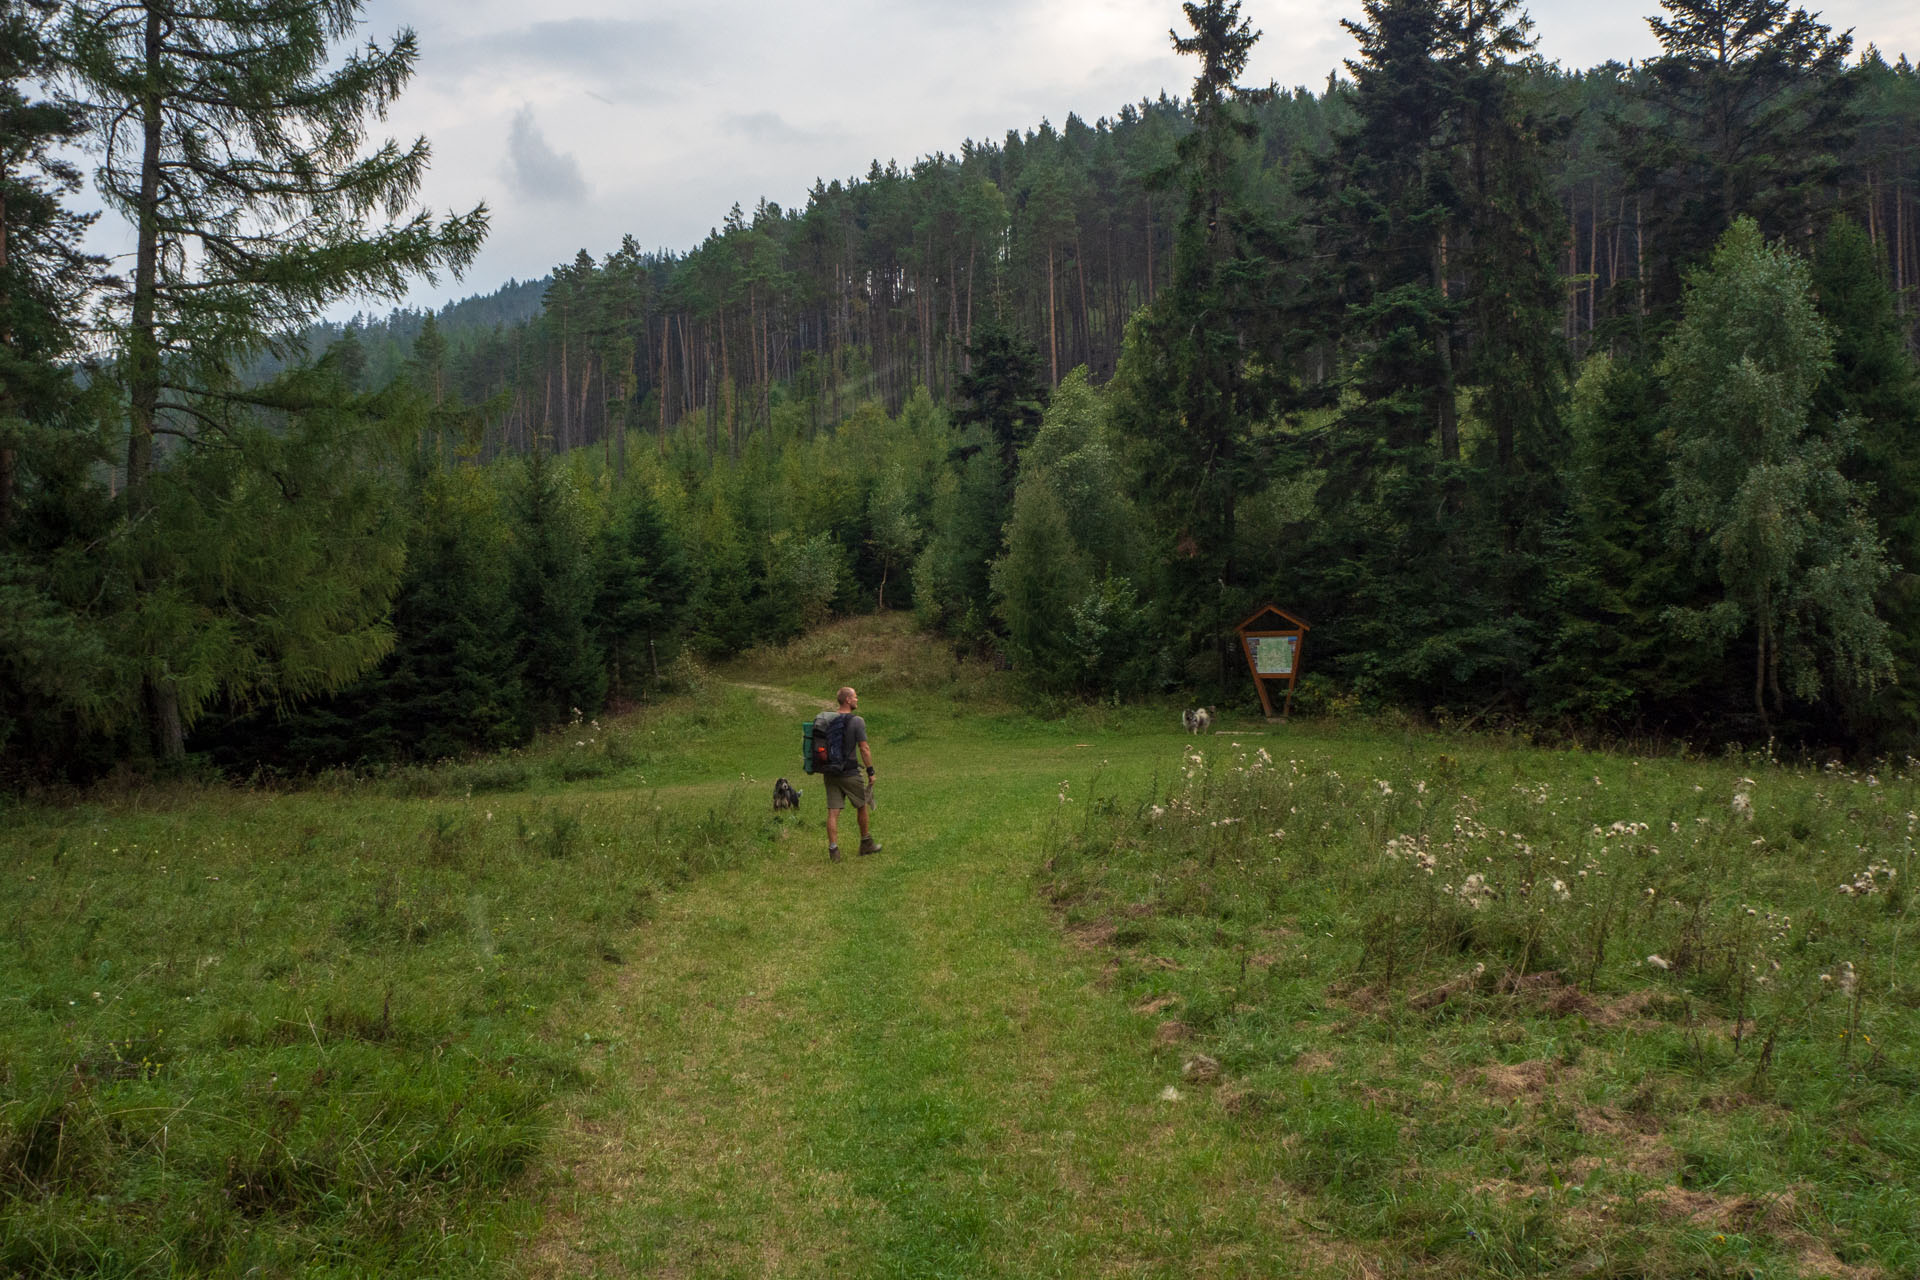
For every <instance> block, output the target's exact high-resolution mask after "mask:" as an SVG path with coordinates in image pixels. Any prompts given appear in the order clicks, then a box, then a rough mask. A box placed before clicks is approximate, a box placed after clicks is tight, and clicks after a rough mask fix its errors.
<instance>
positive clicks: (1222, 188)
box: [1115, 0, 1287, 689]
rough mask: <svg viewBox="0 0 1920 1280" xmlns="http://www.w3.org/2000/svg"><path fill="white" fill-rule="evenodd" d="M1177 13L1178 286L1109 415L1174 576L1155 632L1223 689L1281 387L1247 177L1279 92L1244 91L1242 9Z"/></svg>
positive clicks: (1155, 312) (1264, 235) (1273, 290)
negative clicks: (1249, 502)
mask: <svg viewBox="0 0 1920 1280" xmlns="http://www.w3.org/2000/svg"><path fill="white" fill-rule="evenodd" d="M1183 8H1184V10H1185V13H1186V17H1187V21H1188V24H1189V26H1190V28H1191V31H1192V34H1191V35H1187V36H1182V35H1181V34H1179V33H1178V32H1170V33H1169V34H1170V35H1171V37H1172V39H1173V45H1174V48H1175V49H1176V50H1178V51H1179V52H1181V53H1186V54H1191V55H1193V56H1195V57H1197V58H1198V59H1199V60H1200V68H1199V72H1198V74H1197V75H1196V77H1195V79H1194V85H1193V116H1194V127H1193V131H1192V132H1191V133H1189V134H1187V135H1186V136H1185V137H1183V138H1181V139H1180V140H1179V142H1178V143H1177V144H1176V147H1175V162H1174V166H1175V172H1174V173H1173V174H1172V175H1169V176H1170V177H1172V178H1173V179H1174V180H1175V181H1177V182H1178V184H1179V186H1180V189H1181V194H1182V197H1183V203H1182V209H1181V214H1180V220H1179V224H1178V229H1177V232H1176V236H1175V242H1174V265H1173V279H1172V282H1171V284H1170V286H1169V287H1168V288H1167V289H1166V290H1165V291H1164V292H1163V293H1161V294H1160V296H1159V297H1158V298H1157V299H1156V300H1155V301H1154V302H1153V303H1152V304H1151V305H1150V306H1149V307H1147V308H1146V309H1145V310H1144V311H1143V312H1142V313H1141V314H1140V316H1139V317H1138V318H1137V319H1136V321H1135V322H1134V324H1133V326H1132V328H1131V331H1130V332H1129V334H1128V337H1127V344H1126V347H1125V349H1124V352H1123V354H1122V357H1121V368H1120V370H1119V372H1118V373H1117V374H1116V379H1117V381H1118V383H1119V385H1120V388H1121V391H1120V395H1119V398H1118V399H1117V400H1116V403H1115V412H1116V414H1117V417H1118V425H1119V426H1120V428H1121V430H1122V431H1123V433H1124V434H1125V435H1126V437H1127V439H1128V441H1129V443H1130V446H1131V449H1132V453H1133V459H1132V461H1133V463H1134V466H1135V469H1136V473H1137V474H1138V476H1139V478H1140V486H1141V493H1142V496H1143V503H1142V505H1143V507H1144V509H1145V511H1146V513H1147V516H1148V519H1149V520H1150V521H1151V522H1152V523H1153V526H1154V529H1155V532H1156V534H1157V537H1158V540H1159V542H1160V544H1161V547H1160V549H1161V552H1162V555H1163V556H1164V557H1165V561H1166V564H1167V565H1168V569H1167V572H1166V574H1165V579H1164V581H1163V582H1161V583H1159V584H1157V586H1158V588H1159V589H1158V591H1157V592H1156V599H1155V604H1156V605H1157V606H1158V607H1159V609H1160V610H1161V611H1162V615H1161V621H1162V628H1161V630H1162V635H1163V636H1164V637H1166V638H1167V640H1168V641H1169V643H1170V647H1172V648H1175V649H1177V650H1179V651H1180V652H1178V653H1177V654H1175V655H1174V657H1175V659H1176V660H1179V661H1184V659H1185V657H1186V656H1187V654H1188V653H1190V652H1194V651H1197V650H1205V649H1207V648H1214V649H1217V650H1218V654H1219V659H1220V663H1219V674H1220V680H1221V683H1222V687H1223V689H1224V685H1225V682H1226V681H1227V679H1228V678H1229V676H1230V673H1231V671H1232V667H1231V665H1230V664H1231V657H1230V652H1229V648H1230V647H1229V646H1228V645H1227V644H1226V643H1225V642H1224V634H1225V630H1224V629H1225V628H1226V627H1227V626H1229V625H1231V623H1232V621H1233V619H1230V618H1226V617H1225V616H1224V615H1223V612H1222V609H1221V596H1222V591H1223V590H1228V589H1233V588H1237V587H1239V586H1241V585H1242V583H1241V579H1242V577H1243V576H1244V574H1243V566H1241V565H1240V564H1239V563H1238V562H1237V560H1236V538H1235V510H1236V506H1237V504H1238V502H1239V500H1240V498H1241V496H1242V495H1243V494H1244V493H1246V492H1247V491H1248V490H1249V488H1250V487H1252V486H1253V485H1254V484H1255V483H1256V478H1257V475H1258V471H1259V465H1258V463H1259V460H1258V458H1257V457H1256V455H1255V452H1254V450H1253V448H1252V445H1251V441H1252V438H1253V432H1254V429H1255V427H1256V426H1257V425H1259V424H1262V423H1265V422H1267V421H1268V420H1270V419H1271V417H1272V416H1273V415H1274V414H1275V413H1276V412H1277V410H1278V408H1279V407H1280V406H1281V404H1282V403H1283V402H1284V397H1285V393H1286V390H1287V383H1286V378H1285V375H1284V369H1285V366H1284V365H1283V364H1282V363H1281V361H1280V360H1279V358H1278V355H1279V344H1278V331H1277V328H1276V324H1275V320H1276V316H1277V314H1278V308H1279V304H1280V302H1281V300H1282V297H1283V291H1282V287H1281V281H1280V267H1281V263H1282V261H1283V255H1282V252H1281V248H1280V244H1279V241H1278V238H1277V233H1276V231H1275V229H1274V228H1273V227H1272V226H1271V225H1270V222H1269V219H1268V217H1267V214H1266V209H1265V207H1264V205H1263V203H1262V202H1261V201H1260V200H1258V199H1257V198H1255V193H1254V192H1253V191H1252V190H1251V189H1250V188H1249V182H1248V179H1249V163H1250V157H1251V152H1250V150H1249V148H1250V145H1251V142H1252V139H1253V138H1254V137H1255V135H1256V134H1257V132H1258V127H1257V125H1256V124H1255V123H1254V120H1253V118H1252V115H1251V112H1252V109H1253V108H1254V107H1255V106H1257V105H1258V104H1260V103H1261V102H1264V101H1266V100H1267V99H1268V98H1269V97H1271V92H1272V91H1271V89H1248V88H1243V87H1242V86H1240V85H1239V84H1237V83H1236V81H1237V80H1238V79H1239V77H1240V76H1241V74H1242V73H1243V72H1244V71H1245V69H1246V65H1247V59H1248V57H1249V55H1250V53H1251V52H1252V49H1253V46H1254V44H1255V43H1256V42H1257V41H1258V40H1259V38H1260V33H1259V32H1258V31H1255V30H1254V29H1253V25H1252V23H1251V22H1250V21H1249V20H1247V19H1245V18H1243V17H1241V15H1240V5H1239V3H1238V0H1207V2H1206V3H1204V4H1196V3H1187V4H1185V5H1184V6H1183Z"/></svg>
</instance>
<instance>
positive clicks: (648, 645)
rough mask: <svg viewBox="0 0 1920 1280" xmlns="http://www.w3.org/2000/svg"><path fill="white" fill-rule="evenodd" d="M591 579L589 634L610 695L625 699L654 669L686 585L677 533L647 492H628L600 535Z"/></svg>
mask: <svg viewBox="0 0 1920 1280" xmlns="http://www.w3.org/2000/svg"><path fill="white" fill-rule="evenodd" d="M596 578H597V579H598V590H597V593H596V595H595V598H594V608H593V627H594V633H595V635H596V636H597V637H598V638H599V642H600V646H601V649H602V650H603V651H604V652H605V654H606V656H607V668H608V677H609V681H610V687H611V692H612V694H613V696H614V697H616V698H624V697H628V696H630V695H631V694H632V693H633V692H634V691H635V690H638V689H641V688H644V687H645V685H646V683H647V681H648V680H649V679H650V678H652V676H653V675H654V674H655V673H656V672H657V667H658V662H659V656H660V647H661V645H663V644H664V643H666V642H667V641H668V640H669V639H670V638H671V637H673V636H674V635H676V634H677V633H678V631H679V629H680V628H679V625H678V619H679V617H680V613H681V610H682V608H683V607H684V606H685V604H686V602H687V596H688V593H689V591H690V588H691V578H692V571H691V569H690V568H689V566H688V564H687V560H686V553H685V551H684V550H683V548H682V547H681V544H680V538H679V535H678V534H677V533H675V531H674V529H673V527H672V526H671V525H670V524H669V523H668V522H667V518H666V514H665V513H664V512H663V511H662V510H661V509H660V504H659V502H658V501H656V500H655V499H654V498H653V496H652V495H651V494H648V493H645V492H641V493H638V494H636V495H635V496H634V497H633V498H632V499H631V500H630V501H628V502H627V503H626V504H625V506H624V507H623V509H622V510H621V511H620V512H619V513H618V515H617V516H616V518H615V519H614V520H612V521H610V522H609V523H608V525H607V527H606V529H605V530H604V531H603V532H602V533H601V537H600V553H599V563H598V565H597V566H596Z"/></svg>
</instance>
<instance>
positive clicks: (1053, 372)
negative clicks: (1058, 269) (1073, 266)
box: [1047, 240, 1060, 387]
mask: <svg viewBox="0 0 1920 1280" xmlns="http://www.w3.org/2000/svg"><path fill="white" fill-rule="evenodd" d="M1053 275H1054V272H1053V241H1052V240H1048V241H1047V369H1048V372H1049V374H1050V377H1051V381H1049V382H1048V384H1047V385H1048V386H1050V387H1057V386H1059V385H1060V327H1059V325H1058V324H1056V323H1055V322H1054V305H1053Z"/></svg>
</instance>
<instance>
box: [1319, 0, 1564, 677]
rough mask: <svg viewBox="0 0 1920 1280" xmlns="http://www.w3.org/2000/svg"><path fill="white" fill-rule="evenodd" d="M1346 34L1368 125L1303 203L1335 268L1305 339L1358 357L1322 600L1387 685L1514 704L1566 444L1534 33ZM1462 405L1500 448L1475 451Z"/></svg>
mask: <svg viewBox="0 0 1920 1280" xmlns="http://www.w3.org/2000/svg"><path fill="white" fill-rule="evenodd" d="M1345 25H1346V26H1347V29H1348V30H1349V31H1350V32H1351V33H1352V34H1353V35H1354V36H1355V38H1356V39H1357V40H1358V42H1359V55H1358V57H1357V58H1355V59H1353V60H1351V61H1349V62H1348V64H1347V66H1348V69H1349V71H1351V73H1352V75H1353V81H1354V87H1353V92H1352V95H1351V100H1350V101H1351V107H1352V111H1353V117H1352V122H1351V123H1350V124H1349V125H1348V126H1347V127H1346V128H1344V129H1342V130H1341V131H1340V132H1339V133H1338V134H1337V135H1336V137H1335V139H1334V142H1333V146H1332V147H1331V149H1330V150H1329V151H1328V152H1327V154H1326V155H1325V156H1323V157H1320V158H1317V159H1316V160H1314V161H1313V162H1311V163H1309V164H1308V165H1307V166H1305V167H1304V169H1303V173H1302V178H1301V191H1300V194H1301V195H1302V196H1303V197H1304V198H1306V199H1307V200H1308V201H1309V202H1310V204H1311V205H1312V206H1313V207H1314V215H1313V221H1314V222H1316V223H1317V224H1318V229H1317V238H1318V243H1317V246H1316V248H1317V255H1316V256H1317V260H1318V261H1320V262H1322V263H1325V264H1327V265H1326V266H1325V269H1324V270H1322V271H1318V272H1316V278H1315V280H1314V281H1312V282H1311V283H1310V284H1309V285H1308V287H1307V290H1306V292H1305V295H1304V297H1303V298H1302V300H1301V302H1300V304H1299V306H1298V308H1297V315H1298V318H1299V320H1298V327H1299V331H1300V332H1299V333H1298V334H1297V335H1296V336H1295V338H1294V340H1293V345H1294V346H1295V348H1296V349H1298V350H1301V351H1303V352H1305V351H1312V350H1330V351H1334V352H1336V353H1338V358H1339V361H1340V363H1339V365H1338V367H1336V368H1335V369H1334V370H1333V371H1332V375H1331V376H1330V377H1328V378H1327V379H1326V380H1325V382H1324V383H1323V384H1322V386H1321V387H1320V388H1318V392H1317V399H1318V400H1319V401H1321V402H1322V403H1325V404H1327V405H1328V406H1329V407H1332V408H1333V409H1334V413H1333V415H1332V420H1331V422H1330V424H1329V426H1328V428H1327V429H1326V431H1325V432H1324V433H1323V434H1322V435H1321V436H1320V437H1319V439H1318V440H1317V442H1316V448H1315V452H1316V454H1317V457H1316V459H1315V460H1316V461H1317V462H1318V463H1319V465H1320V467H1322V468H1323V469H1324V470H1325V473H1326V480H1325V483H1324V484H1323V485H1322V486H1321V490H1320V503H1321V508H1322V512H1323V519H1322V521H1321V522H1320V524H1319V527H1318V528H1317V529H1316V530H1315V533H1314V536H1315V539H1316V541H1315V546H1314V550H1313V552H1311V553H1309V554H1308V555H1307V556H1305V557H1303V558H1304V559H1306V560H1308V561H1309V562H1310V563H1312V564H1314V565H1316V566H1318V568H1317V570H1316V571H1315V578H1316V581H1315V582H1314V583H1313V586H1312V592H1311V596H1310V600H1309V604H1308V607H1309V608H1312V609H1313V610H1314V611H1315V612H1316V613H1319V614H1321V616H1332V615H1333V614H1334V613H1336V612H1337V613H1338V615H1339V616H1341V618H1342V621H1341V624H1340V626H1339V628H1338V630H1337V631H1333V630H1331V629H1330V635H1329V639H1330V640H1331V641H1333V644H1334V646H1335V648H1334V654H1335V656H1336V658H1337V660H1338V661H1340V662H1341V663H1342V664H1343V665H1344V666H1345V667H1346V669H1347V670H1348V671H1350V672H1351V673H1352V674H1353V675H1354V676H1355V677H1356V679H1359V680H1360V681H1362V682H1363V683H1364V684H1366V685H1368V686H1369V687H1371V688H1373V689H1375V690H1378V691H1381V692H1390V693H1393V694H1395V695H1397V696H1401V697H1407V698H1414V699H1421V700H1426V701H1430V702H1431V701H1439V702H1443V703H1454V702H1456V701H1457V700H1459V699H1462V698H1471V699H1474V700H1476V701H1489V700H1493V699H1517V698H1518V697H1519V696H1520V694H1521V685H1522V681H1523V677H1524V673H1525V671H1526V669H1527V667H1528V665H1529V664H1530V663H1531V661H1532V658H1533V655H1534V652H1535V650H1536V648H1537V646H1538V644H1539V643H1540V640H1541V632H1540V622H1539V613H1540V611H1541V608H1542V604H1541V602H1540V601H1539V600H1538V599H1537V598H1536V591H1537V588H1538V585H1539V583H1540V582H1541V581H1542V575H1541V573H1540V567H1541V562H1542V557H1543V556H1544V554H1545V526H1544V520H1545V517H1546V515H1547V513H1549V512H1551V511H1552V510H1553V509H1554V507H1555V505H1556V500H1555V477H1556V475H1557V472H1558V468H1559V466H1560V463H1561V461H1562V459H1563V455H1564V451H1565V444H1564V432H1563V429H1562V427H1561V424H1560V417H1559V410H1560V399H1561V397H1562V395H1563V394H1564V389H1565V384H1566V376H1565V369H1564V365H1565V355H1564V350H1563V344H1562V343H1561V342H1560V341H1559V338H1558V335H1557V334H1556V333H1555V325H1556V324H1557V317H1558V310H1559V303H1560V287H1561V286H1560V281H1559V277H1558V274H1557V272H1556V271H1555V270H1554V267H1553V256H1554V254H1555V252H1556V251H1557V248H1558V245H1559V243H1560V238H1561V233H1562V226H1561V221H1560V217H1559V213H1558V209H1557V206H1556V205H1555V203H1554V201H1553V198H1552V195H1551V191H1550V188H1549V185H1548V183H1547V179H1546V172H1545V165H1544V154H1543V153H1544V143H1545V141H1546V139H1547V138H1548V137H1549V136H1551V125H1550V123H1549V122H1548V121H1546V120H1545V119H1544V116H1543V113H1542V111H1541V110H1540V109H1539V107H1538V106H1537V104H1535V103H1534V102H1532V101H1531V100H1530V99H1529V96H1528V95H1527V93H1526V92H1525V89H1524V85H1523V83H1522V68H1521V61H1522V60H1523V59H1525V58H1526V57H1527V56H1529V54H1530V51H1531V48H1532V36H1531V27H1532V24H1531V22H1530V21H1529V20H1528V19H1527V18H1526V17H1525V15H1524V14H1523V13H1522V12H1521V11H1520V9H1519V6H1518V4H1517V3H1515V2H1514V0H1496V2H1494V3H1486V4H1470V3H1462V2H1460V0H1367V3H1365V5H1364V6H1363V14H1362V18H1361V19H1360V20H1359V21H1354V22H1348V23H1346V24H1345ZM1469 397H1470V399H1469ZM1463 400H1464V401H1466V402H1467V403H1470V404H1471V405H1472V406H1473V408H1474V410H1475V412H1476V416H1477V417H1478V418H1479V420H1480V423H1481V424H1483V425H1484V428H1485V430H1484V432H1483V433H1482V434H1483V436H1484V438H1486V440H1487V447H1484V448H1482V449H1479V450H1470V449H1469V448H1468V447H1467V440H1468V439H1469V434H1468V433H1467V432H1465V431H1463V424H1462V420H1461V406H1462V403H1463Z"/></svg>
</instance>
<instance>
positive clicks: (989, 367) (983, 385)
mask: <svg viewBox="0 0 1920 1280" xmlns="http://www.w3.org/2000/svg"><path fill="white" fill-rule="evenodd" d="M967 361H968V368H967V371H966V372H965V373H963V374H961V375H960V379H959V383H958V385H957V387H956V388H955V390H956V392H957V394H958V396H959V399H960V403H959V407H958V408H957V409H956V410H955V413H954V421H955V422H956V423H957V424H958V425H960V426H963V427H969V426H971V427H979V428H981V429H982V430H984V431H985V432H986V434H987V437H988V439H989V440H991V441H992V444H993V450H994V453H995V456H996V457H997V458H998V459H999V462H1000V475H1001V479H1002V483H1003V484H1004V485H1005V487H1006V491H1007V493H1008V494H1011V493H1012V492H1013V480H1014V475H1015V473H1016V472H1017V471H1018V470H1019V466H1020V450H1021V449H1022V448H1023V447H1024V446H1025V445H1026V444H1027V442H1028V441H1030V440H1032V439H1033V433H1034V432H1035V431H1036V430H1038V429H1039V426H1040V418H1041V415H1042V414H1043V413H1044V412H1045V411H1046V404H1047V386H1046V382H1045V381H1044V380H1043V379H1042V378H1041V376H1040V353H1039V352H1038V351H1037V350H1035V349H1034V346H1033V344H1032V343H1031V342H1029V341H1028V340H1027V339H1026V337H1025V336H1024V335H1022V334H1020V333H1018V332H1016V331H1015V330H1013V329H1011V328H1009V327H1008V326H1007V325H1006V324H1005V323H1003V322H1002V320H1001V318H1000V316H999V314H998V309H997V308H996V309H995V311H994V312H993V313H990V314H988V315H985V316H983V317H981V319H980V320H979V322H978V323H976V324H975V326H974V336H973V342H972V343H971V344H970V345H969V346H968V347H967Z"/></svg>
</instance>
